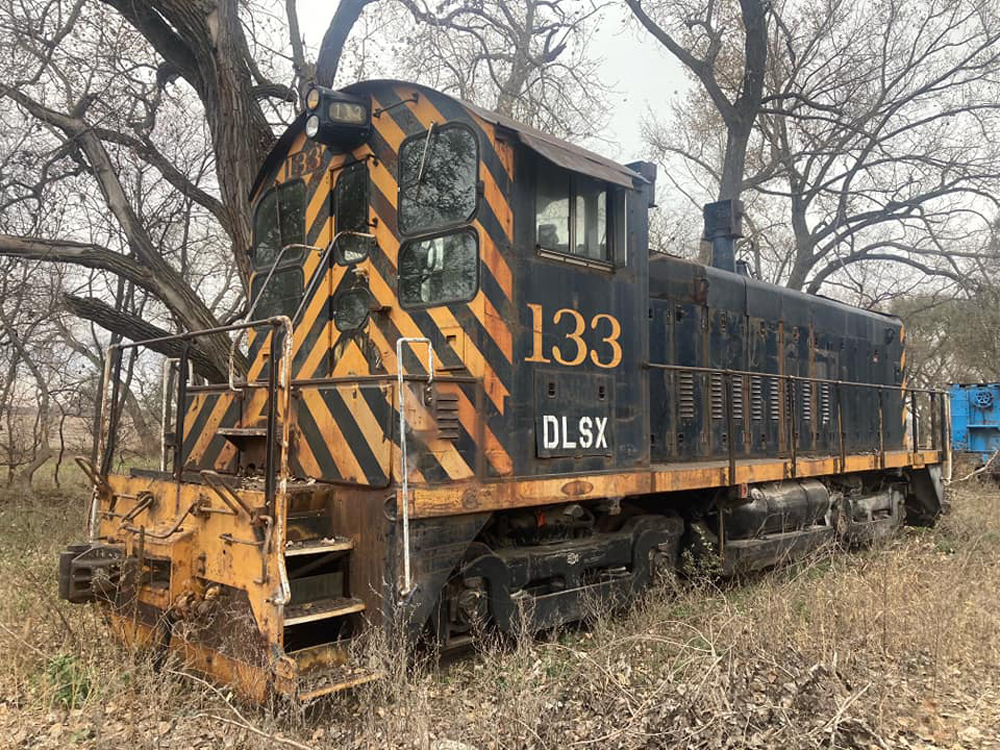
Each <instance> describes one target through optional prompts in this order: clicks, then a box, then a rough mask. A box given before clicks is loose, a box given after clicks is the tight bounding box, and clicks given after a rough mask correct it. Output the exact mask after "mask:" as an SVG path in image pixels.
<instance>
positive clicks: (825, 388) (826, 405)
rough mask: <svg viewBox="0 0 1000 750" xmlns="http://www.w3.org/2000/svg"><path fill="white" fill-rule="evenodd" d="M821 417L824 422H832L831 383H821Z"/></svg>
mask: <svg viewBox="0 0 1000 750" xmlns="http://www.w3.org/2000/svg"><path fill="white" fill-rule="evenodd" d="M819 418H820V420H822V422H823V424H830V384H829V383H820V385H819Z"/></svg>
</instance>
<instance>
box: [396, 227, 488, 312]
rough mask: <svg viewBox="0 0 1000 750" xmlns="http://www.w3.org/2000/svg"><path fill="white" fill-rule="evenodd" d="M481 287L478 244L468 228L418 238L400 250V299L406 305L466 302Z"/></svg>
mask: <svg viewBox="0 0 1000 750" xmlns="http://www.w3.org/2000/svg"><path fill="white" fill-rule="evenodd" d="M478 287H479V246H478V242H477V240H476V235H475V234H474V233H473V232H470V231H468V230H462V231H458V232H452V233H451V234H445V235H442V236H440V237H433V238H431V239H426V240H415V241H413V242H409V243H407V244H406V245H404V246H403V248H402V250H400V253H399V299H400V301H401V302H402V304H403V305H404V306H405V307H420V306H432V305H441V304H446V303H450V302H465V301H468V300H471V299H472V298H473V297H474V296H475V295H476V290H477V289H478Z"/></svg>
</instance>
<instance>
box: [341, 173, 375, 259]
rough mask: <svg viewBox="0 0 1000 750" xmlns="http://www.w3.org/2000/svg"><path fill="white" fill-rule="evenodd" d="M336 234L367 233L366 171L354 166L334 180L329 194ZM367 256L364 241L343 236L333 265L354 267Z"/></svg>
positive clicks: (354, 237)
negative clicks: (335, 218)
mask: <svg viewBox="0 0 1000 750" xmlns="http://www.w3.org/2000/svg"><path fill="white" fill-rule="evenodd" d="M333 203H334V213H335V215H336V217H337V233H338V234H339V233H340V232H345V231H347V232H360V233H366V232H368V231H369V226H368V167H367V165H366V164H365V163H364V162H358V163H357V164H352V165H351V166H349V167H346V168H345V169H344V170H343V171H342V172H341V173H340V177H339V178H337V186H336V187H335V188H334V191H333ZM367 255H368V243H367V240H366V239H365V238H364V237H357V236H353V235H346V236H344V237H341V238H340V239H338V240H337V262H339V263H342V264H344V265H349V264H351V263H357V262H359V261H362V260H364V259H365V257H366V256H367Z"/></svg>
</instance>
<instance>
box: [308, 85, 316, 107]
mask: <svg viewBox="0 0 1000 750" xmlns="http://www.w3.org/2000/svg"><path fill="white" fill-rule="evenodd" d="M318 106H319V89H318V88H316V87H315V86H313V87H312V88H311V89H309V91H308V92H307V93H306V109H316V107H318Z"/></svg>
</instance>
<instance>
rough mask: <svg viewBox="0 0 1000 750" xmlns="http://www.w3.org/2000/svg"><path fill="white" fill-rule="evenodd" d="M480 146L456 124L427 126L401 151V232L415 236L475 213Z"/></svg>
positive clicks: (460, 222) (463, 221)
mask: <svg viewBox="0 0 1000 750" xmlns="http://www.w3.org/2000/svg"><path fill="white" fill-rule="evenodd" d="M478 175H479V148H478V145H477V142H476V136H475V134H474V133H473V132H472V131H471V130H470V129H469V128H468V127H466V126H464V125H460V124H457V123H456V124H451V125H443V126H439V127H435V126H433V125H432V126H431V128H430V129H429V130H428V131H427V132H426V133H421V134H420V135H418V136H415V137H413V138H409V139H408V140H406V141H405V142H404V143H403V145H402V147H401V148H400V150H399V230H400V232H402V233H403V234H416V233H418V232H430V231H436V230H439V229H443V228H445V227H448V226H453V225H455V224H462V223H465V222H467V221H468V220H469V219H471V218H472V214H473V213H475V210H476V183H477V178H478Z"/></svg>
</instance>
